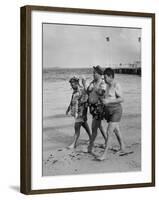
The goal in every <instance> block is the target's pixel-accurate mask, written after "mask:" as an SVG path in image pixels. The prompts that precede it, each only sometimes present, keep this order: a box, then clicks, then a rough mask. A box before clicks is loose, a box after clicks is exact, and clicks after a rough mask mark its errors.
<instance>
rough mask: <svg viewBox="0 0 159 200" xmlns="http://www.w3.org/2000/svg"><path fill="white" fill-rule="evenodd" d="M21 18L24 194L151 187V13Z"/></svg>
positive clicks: (43, 13) (73, 12) (47, 13)
mask: <svg viewBox="0 0 159 200" xmlns="http://www.w3.org/2000/svg"><path fill="white" fill-rule="evenodd" d="M21 15H22V16H21V19H22V21H21V22H22V23H21V36H22V37H21V38H22V45H21V53H22V54H21V85H22V88H21V99H22V110H21V191H22V192H23V193H25V194H35V193H37V194H38V193H50V192H69V191H70V192H72V191H88V190H103V189H117V188H128V187H147V186H149V187H150V186H154V184H155V165H154V163H155V135H154V134H155V131H154V123H155V121H154V119H155V118H154V116H155V115H154V105H155V104H154V95H155V94H154V87H155V86H154V84H155V82H154V81H155V71H154V70H155V69H154V65H155V56H154V55H155V48H154V45H155V43H154V38H155V34H154V33H155V32H154V30H155V23H154V22H155V18H154V17H155V15H154V14H153V13H137V12H123V11H107V10H93V9H92V10H91V9H75V8H54V7H45V6H44V7H43V6H41V7H38V6H25V7H23V8H22V12H21Z"/></svg>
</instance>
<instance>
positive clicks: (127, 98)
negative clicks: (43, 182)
mask: <svg viewBox="0 0 159 200" xmlns="http://www.w3.org/2000/svg"><path fill="white" fill-rule="evenodd" d="M53 73H54V72H53ZM60 73H61V72H60ZM72 73H73V72H72ZM57 74H59V72H57ZM61 74H62V75H61V76H60V75H58V76H56V80H55V79H54V77H53V78H50V77H51V72H47V73H45V74H44V75H43V76H44V78H43V152H42V153H43V176H56V175H71V174H88V173H91V174H92V173H109V172H132V171H140V170H141V77H139V76H136V75H116V79H117V80H118V81H119V82H120V84H121V85H122V88H123V93H124V103H123V109H124V112H123V117H122V121H121V125H120V127H121V131H122V134H123V138H124V141H125V145H126V151H127V152H129V154H126V155H120V154H118V153H117V152H116V149H118V148H119V145H118V143H117V140H116V138H115V136H114V135H112V136H111V147H110V149H109V151H108V159H106V160H105V161H102V162H100V161H97V160H96V159H95V157H94V156H93V155H91V154H88V153H87V146H88V136H87V134H86V132H85V131H84V130H83V129H82V128H81V135H80V138H79V140H78V145H77V148H76V149H68V148H67V147H68V146H69V145H70V144H71V142H72V140H73V135H74V119H73V118H72V117H71V116H66V115H65V111H66V109H67V106H68V104H69V101H70V98H71V93H72V90H71V89H70V85H69V83H68V77H67V76H68V74H66V73H61ZM63 74H65V75H63ZM70 75H71V74H70V73H69V76H70ZM80 75H81V74H80ZM85 75H86V74H85ZM87 75H88V74H87ZM57 77H58V78H57ZM90 80H91V73H90V74H89V75H88V81H90ZM91 121H92V117H91V115H90V114H89V112H88V124H89V126H90V127H91ZM102 123H103V126H104V127H105V129H106V127H107V123H106V121H103V122H102ZM103 144H104V140H103V138H102V136H101V133H100V132H98V136H97V138H96V141H95V146H94V153H95V155H100V154H101V153H102V152H103V150H104V149H103Z"/></svg>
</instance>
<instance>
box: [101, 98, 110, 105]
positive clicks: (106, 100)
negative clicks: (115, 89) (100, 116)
mask: <svg viewBox="0 0 159 200" xmlns="http://www.w3.org/2000/svg"><path fill="white" fill-rule="evenodd" d="M101 101H102V103H103V104H104V105H107V104H109V103H110V100H109V99H101Z"/></svg>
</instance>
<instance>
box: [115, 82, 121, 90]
mask: <svg viewBox="0 0 159 200" xmlns="http://www.w3.org/2000/svg"><path fill="white" fill-rule="evenodd" d="M114 88H115V89H117V90H121V85H120V83H119V82H117V81H115V82H114Z"/></svg>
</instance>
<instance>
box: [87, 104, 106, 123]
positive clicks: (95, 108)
mask: <svg viewBox="0 0 159 200" xmlns="http://www.w3.org/2000/svg"><path fill="white" fill-rule="evenodd" d="M89 110H90V113H91V115H92V117H93V119H96V120H102V119H103V117H104V113H103V112H104V105H102V104H98V103H97V104H89Z"/></svg>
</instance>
